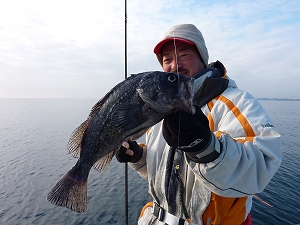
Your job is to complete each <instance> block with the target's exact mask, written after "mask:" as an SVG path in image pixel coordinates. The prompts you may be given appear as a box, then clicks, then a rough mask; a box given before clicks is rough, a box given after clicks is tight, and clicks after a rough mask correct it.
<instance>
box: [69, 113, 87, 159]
mask: <svg viewBox="0 0 300 225" xmlns="http://www.w3.org/2000/svg"><path fill="white" fill-rule="evenodd" d="M90 123H91V117H89V118H88V119H87V120H86V121H84V122H83V123H82V124H81V125H80V126H79V127H77V128H76V129H75V130H74V131H73V133H72V134H71V137H70V139H69V143H68V150H69V153H70V154H72V155H73V156H74V157H75V158H79V157H80V152H81V142H82V138H83V135H84V133H85V131H86V129H87V127H88V126H89V125H90Z"/></svg>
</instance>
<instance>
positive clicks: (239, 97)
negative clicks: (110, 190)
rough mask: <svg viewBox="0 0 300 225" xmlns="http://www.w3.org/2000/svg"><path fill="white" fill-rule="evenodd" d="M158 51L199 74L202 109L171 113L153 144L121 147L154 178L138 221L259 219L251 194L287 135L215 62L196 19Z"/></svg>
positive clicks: (164, 62) (171, 224)
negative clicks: (253, 215)
mask: <svg viewBox="0 0 300 225" xmlns="http://www.w3.org/2000/svg"><path fill="white" fill-rule="evenodd" d="M154 53H155V54H156V56H157V58H158V61H159V63H160V64H161V66H162V68H163V70H164V71H165V72H175V73H179V74H183V75H185V76H187V77H194V78H195V82H194V91H195V105H196V106H195V108H196V110H195V111H196V112H195V114H194V115H190V114H187V113H185V112H182V111H178V112H175V113H173V114H171V115H170V116H168V117H167V118H166V119H164V121H162V122H160V123H158V124H156V125H155V126H153V127H152V128H151V129H150V130H149V131H148V132H147V135H146V145H138V144H137V143H136V142H133V141H128V142H124V143H123V146H122V147H121V148H120V149H119V151H118V152H117V154H116V156H117V159H118V160H119V161H120V162H130V166H131V167H132V168H133V169H135V170H136V171H137V172H138V173H139V174H140V175H141V176H142V177H143V178H146V179H148V182H149V193H150V195H151V197H152V198H153V202H151V203H148V204H147V205H146V206H145V207H144V208H143V210H142V212H141V216H140V218H139V221H138V224H143V225H144V224H147V225H149V224H168V225H175V224H176V225H177V224H197V225H201V224H204V225H208V224H213V225H218V224H222V225H240V224H243V225H249V224H252V220H251V216H250V210H251V206H252V196H253V195H254V194H256V193H259V192H262V191H263V189H264V188H265V187H266V186H267V184H268V183H269V181H270V180H271V178H272V177H273V176H274V174H275V172H276V171H277V169H278V168H279V165H280V163H281V154H282V150H281V142H280V135H279V134H278V133H277V131H276V130H275V128H274V126H273V125H272V122H271V121H270V119H269V118H268V116H267V114H266V113H265V111H264V110H263V108H262V107H261V105H260V104H259V103H258V101H257V100H255V99H254V98H253V97H252V96H251V95H250V94H249V93H247V92H245V91H242V90H240V89H238V88H237V86H236V84H235V82H234V81H233V80H231V79H230V78H229V77H228V76H227V75H226V69H225V68H224V66H223V64H222V63H220V62H219V61H217V62H215V63H211V64H208V52H207V48H206V45H205V41H204V39H203V37H202V34H201V32H200V31H199V30H198V29H197V28H196V27H195V26H194V25H191V24H181V25H178V26H175V27H173V28H171V29H170V30H169V31H168V32H167V33H166V34H165V36H164V37H163V39H162V41H161V42H159V43H158V44H157V45H156V46H155V48H154Z"/></svg>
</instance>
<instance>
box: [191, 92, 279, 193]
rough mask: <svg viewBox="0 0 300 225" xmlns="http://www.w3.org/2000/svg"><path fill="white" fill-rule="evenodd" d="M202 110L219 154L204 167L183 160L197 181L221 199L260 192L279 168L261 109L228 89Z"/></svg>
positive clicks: (275, 139) (274, 138)
mask: <svg viewBox="0 0 300 225" xmlns="http://www.w3.org/2000/svg"><path fill="white" fill-rule="evenodd" d="M202 109H203V111H204V112H205V113H206V114H207V115H208V118H209V121H210V128H211V130H212V131H214V134H215V137H214V138H215V144H216V145H215V148H216V150H217V151H218V150H221V154H220V156H219V157H218V158H217V159H216V160H214V161H213V162H210V163H207V164H200V163H195V162H193V161H191V160H188V159H187V160H188V163H189V166H190V168H191V169H192V170H193V172H194V174H195V176H196V177H197V179H199V181H200V182H202V183H203V184H204V185H205V186H206V187H207V188H208V189H209V190H211V191H212V192H214V193H216V194H218V195H221V196H225V197H242V196H245V195H252V194H256V193H259V192H261V191H263V189H264V188H265V187H266V186H267V184H268V183H269V181H270V180H271V179H272V177H273V176H274V174H275V173H276V171H277V170H278V168H279V166H280V163H281V158H282V149H281V141H280V135H279V133H278V132H277V131H276V129H275V128H274V126H273V125H272V122H271V121H270V119H269V117H268V116H267V114H266V112H265V111H264V109H263V108H262V106H261V105H260V104H259V102H258V101H257V100H256V99H254V98H253V97H252V96H251V95H250V94H248V93H247V92H244V91H241V90H239V89H235V88H229V89H227V90H226V91H225V92H224V93H223V95H222V96H219V97H218V98H216V99H214V100H212V101H211V102H210V103H209V104H208V105H207V106H204V107H203V108H202ZM220 148H221V149H220Z"/></svg>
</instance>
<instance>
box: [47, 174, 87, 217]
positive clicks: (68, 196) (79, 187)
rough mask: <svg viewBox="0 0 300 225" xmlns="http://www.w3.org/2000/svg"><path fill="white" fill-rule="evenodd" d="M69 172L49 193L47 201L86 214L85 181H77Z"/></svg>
mask: <svg viewBox="0 0 300 225" xmlns="http://www.w3.org/2000/svg"><path fill="white" fill-rule="evenodd" d="M71 171H72V170H70V171H69V172H68V173H67V174H66V175H65V176H64V177H63V178H62V179H61V180H60V181H59V182H58V183H57V184H56V185H55V186H54V187H53V188H52V190H51V191H50V192H49V194H48V195H47V200H48V201H49V202H51V203H52V204H54V205H57V206H63V207H66V208H68V209H71V210H73V211H74V212H77V213H86V212H87V179H85V180H83V181H82V180H78V179H76V178H75V177H74V176H73V175H72V172H71Z"/></svg>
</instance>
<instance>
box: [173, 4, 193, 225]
mask: <svg viewBox="0 0 300 225" xmlns="http://www.w3.org/2000/svg"><path fill="white" fill-rule="evenodd" d="M169 10H170V13H171V23H172V27H174V25H173V11H172V4H171V0H169ZM173 37H174V38H173V46H174V53H175V63H176V74H177V78H178V79H177V81H178V84H179V65H178V55H177V46H176V39H175V33H174V30H173ZM172 72H173V71H172ZM180 127H181V110H179V121H178V142H177V146H180V143H179V137H180ZM175 154H176V153H175ZM181 160H182V156H181ZM181 160H180V161H181ZM175 168H176V167H175ZM177 169H178V183H179V184H178V185H179V197H180V205H181V208H182V210H183V214H184V216H185V218H186V220H187V222H188V223H189V224H191V218H190V216H189V213H188V210H187V208H186V206H185V203H184V193H185V190H184V189H185V187H184V184H183V180H182V179H181V178H180V174H179V173H180V171H179V170H180V169H181V165H180V166H179V165H178V167H177ZM177 169H176V170H177Z"/></svg>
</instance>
